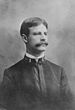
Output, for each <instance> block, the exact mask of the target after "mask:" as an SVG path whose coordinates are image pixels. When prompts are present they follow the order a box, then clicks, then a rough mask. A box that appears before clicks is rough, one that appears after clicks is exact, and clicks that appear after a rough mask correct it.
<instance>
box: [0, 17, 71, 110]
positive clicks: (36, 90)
mask: <svg viewBox="0 0 75 110" xmlns="http://www.w3.org/2000/svg"><path fill="white" fill-rule="evenodd" d="M20 34H21V37H22V39H23V41H24V43H25V44H26V54H25V56H24V58H23V59H22V60H21V61H19V62H17V63H16V64H15V65H13V66H11V67H9V68H8V69H6V70H5V71H4V77H3V81H2V84H1V99H0V100H1V102H0V104H1V106H2V107H3V108H6V109H7V110H42V109H43V110H47V109H49V110H63V109H65V106H66V108H68V109H69V107H71V106H68V105H69V104H70V105H71V102H72V95H71V91H70V88H69V85H68V81H67V77H66V74H65V72H64V70H63V68H62V67H60V66H58V65H56V64H53V63H52V62H50V61H48V60H47V59H45V50H46V47H47V45H48V24H47V22H46V21H45V20H44V19H40V18H38V17H33V18H28V19H26V20H24V21H23V23H22V25H21V29H20Z"/></svg>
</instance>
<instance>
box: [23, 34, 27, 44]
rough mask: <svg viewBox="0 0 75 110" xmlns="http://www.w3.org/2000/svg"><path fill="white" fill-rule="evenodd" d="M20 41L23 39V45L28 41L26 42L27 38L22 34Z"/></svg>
mask: <svg viewBox="0 0 75 110" xmlns="http://www.w3.org/2000/svg"><path fill="white" fill-rule="evenodd" d="M22 39H23V41H24V42H25V43H27V42H28V40H27V36H26V35H25V34H22Z"/></svg>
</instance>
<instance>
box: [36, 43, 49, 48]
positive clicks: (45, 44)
mask: <svg viewBox="0 0 75 110" xmlns="http://www.w3.org/2000/svg"><path fill="white" fill-rule="evenodd" d="M47 45H48V42H42V43H38V44H36V47H39V46H47Z"/></svg>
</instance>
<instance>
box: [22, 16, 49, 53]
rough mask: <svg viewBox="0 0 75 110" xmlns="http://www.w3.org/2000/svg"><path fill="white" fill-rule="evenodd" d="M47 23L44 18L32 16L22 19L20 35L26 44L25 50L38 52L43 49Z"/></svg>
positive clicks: (45, 41) (45, 43)
mask: <svg viewBox="0 0 75 110" xmlns="http://www.w3.org/2000/svg"><path fill="white" fill-rule="evenodd" d="M47 30H48V24H47V22H46V21H45V20H44V19H41V18H38V17H33V18H28V19H26V20H24V21H23V23H22V25H21V29H20V35H21V36H22V38H23V41H24V42H25V44H26V49H27V52H29V53H30V54H40V53H42V52H44V51H45V49H46V46H47V45H48V41H47Z"/></svg>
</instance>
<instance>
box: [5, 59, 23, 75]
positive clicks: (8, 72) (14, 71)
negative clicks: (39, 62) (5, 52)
mask: <svg viewBox="0 0 75 110" xmlns="http://www.w3.org/2000/svg"><path fill="white" fill-rule="evenodd" d="M23 64H24V60H23V59H22V60H20V61H18V62H17V63H15V64H13V65H11V66H10V67H8V68H5V70H4V75H9V76H11V75H15V74H17V73H19V72H20V71H21V68H22V66H23Z"/></svg>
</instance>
